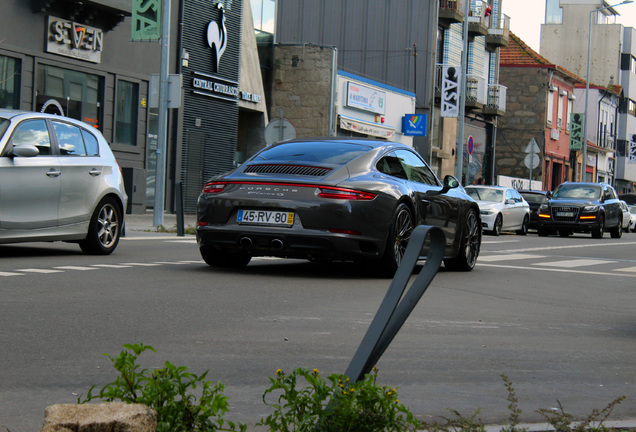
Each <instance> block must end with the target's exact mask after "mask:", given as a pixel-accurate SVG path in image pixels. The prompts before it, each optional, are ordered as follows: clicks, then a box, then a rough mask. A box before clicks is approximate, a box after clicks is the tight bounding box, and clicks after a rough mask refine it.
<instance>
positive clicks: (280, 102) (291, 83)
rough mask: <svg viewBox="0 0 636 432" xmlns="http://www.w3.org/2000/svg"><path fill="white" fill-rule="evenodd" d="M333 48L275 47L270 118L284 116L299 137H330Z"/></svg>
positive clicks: (307, 46) (306, 46)
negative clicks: (281, 111)
mask: <svg viewBox="0 0 636 432" xmlns="http://www.w3.org/2000/svg"><path fill="white" fill-rule="evenodd" d="M334 54H335V51H334V50H333V49H331V48H325V47H319V46H314V45H302V46H296V45H294V46H288V45H279V46H275V47H274V71H273V72H274V73H273V77H274V79H273V84H272V105H271V106H272V108H271V117H270V119H275V118H278V117H279V115H280V109H282V110H283V116H284V117H285V118H286V119H287V120H289V121H290V122H291V123H292V124H293V125H294V127H295V128H296V135H297V136H298V137H299V138H302V137H312V136H327V135H328V134H329V112H330V111H329V97H330V94H331V85H332V77H333V73H332V65H333V62H332V56H333V55H334Z"/></svg>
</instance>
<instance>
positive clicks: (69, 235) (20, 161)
mask: <svg viewBox="0 0 636 432" xmlns="http://www.w3.org/2000/svg"><path fill="white" fill-rule="evenodd" d="M0 185H1V186H0V243H19V242H35V241H47V242H49V241H66V242H74V243H78V244H79V246H80V248H81V249H82V250H83V251H84V252H85V253H88V254H95V255H106V254H110V253H111V252H113V251H114V250H115V248H116V247H117V244H118V242H119V238H120V236H121V233H122V229H123V226H124V210H125V208H126V202H127V197H126V192H125V189H124V181H123V177H122V173H121V169H120V167H119V165H118V164H117V161H116V160H115V156H114V155H113V153H112V151H111V150H110V147H109V146H108V143H107V142H106V140H105V139H104V137H103V136H102V134H101V133H100V132H99V131H98V130H97V129H95V128H93V127H91V126H90V125H88V124H85V123H83V122H81V121H78V120H73V119H70V118H66V117H61V116H55V115H50V114H43V113H34V112H25V111H14V110H0Z"/></svg>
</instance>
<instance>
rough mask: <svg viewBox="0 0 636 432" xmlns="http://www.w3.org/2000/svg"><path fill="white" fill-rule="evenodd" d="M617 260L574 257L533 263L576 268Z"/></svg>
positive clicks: (610, 262)
mask: <svg viewBox="0 0 636 432" xmlns="http://www.w3.org/2000/svg"><path fill="white" fill-rule="evenodd" d="M615 262H616V261H609V260H594V259H573V260H563V261H552V262H547V263H535V264H532V265H534V266H548V267H561V268H576V267H587V266H593V265H598V264H612V263H615Z"/></svg>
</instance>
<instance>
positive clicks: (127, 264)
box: [122, 262, 161, 267]
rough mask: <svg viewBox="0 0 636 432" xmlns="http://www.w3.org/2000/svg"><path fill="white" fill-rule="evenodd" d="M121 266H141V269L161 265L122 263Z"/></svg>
mask: <svg viewBox="0 0 636 432" xmlns="http://www.w3.org/2000/svg"><path fill="white" fill-rule="evenodd" d="M122 265H125V266H142V267H156V266H158V265H161V264H157V263H136V262H134V263H122Z"/></svg>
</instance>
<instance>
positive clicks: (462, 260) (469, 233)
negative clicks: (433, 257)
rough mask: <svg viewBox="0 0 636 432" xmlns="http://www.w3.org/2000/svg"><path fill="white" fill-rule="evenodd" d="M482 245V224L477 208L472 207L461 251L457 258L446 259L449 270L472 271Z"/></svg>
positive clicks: (467, 219)
mask: <svg viewBox="0 0 636 432" xmlns="http://www.w3.org/2000/svg"><path fill="white" fill-rule="evenodd" d="M480 247H481V226H480V224H479V220H478V218H477V213H476V212H475V210H473V209H470V210H469V211H468V214H467V215H466V222H465V224H464V229H463V232H462V239H461V244H460V246H459V253H458V254H457V256H456V257H455V258H447V259H445V260H444V266H445V267H446V268H447V269H448V270H458V271H470V270H472V269H473V268H475V264H476V263H477V257H478V256H479V249H480Z"/></svg>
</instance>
